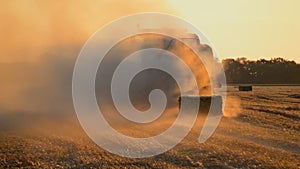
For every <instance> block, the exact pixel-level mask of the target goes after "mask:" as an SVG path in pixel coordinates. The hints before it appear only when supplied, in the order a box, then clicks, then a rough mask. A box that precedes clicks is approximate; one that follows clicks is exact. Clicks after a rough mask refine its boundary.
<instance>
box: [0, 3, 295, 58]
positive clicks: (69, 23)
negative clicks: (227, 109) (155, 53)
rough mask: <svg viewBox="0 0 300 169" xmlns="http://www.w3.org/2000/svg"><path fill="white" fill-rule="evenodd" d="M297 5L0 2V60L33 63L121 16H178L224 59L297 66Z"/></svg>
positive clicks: (85, 37)
mask: <svg viewBox="0 0 300 169" xmlns="http://www.w3.org/2000/svg"><path fill="white" fill-rule="evenodd" d="M299 6H300V1H297V0H287V1H284V3H283V2H282V1H280V0H253V1H247V2H246V1H237V0H228V1H214V0H213V1H189V2H188V3H186V1H180V0H166V1H160V0H156V1H146V0H131V1H116V0H111V1H109V0H102V1H72V3H69V1H65V0H63V1H59V2H57V1H55V2H54V1H37V0H28V1H21V0H11V1H1V2H0V35H1V38H0V45H1V49H0V62H14V61H32V60H33V61H34V60H36V59H37V58H39V57H40V55H42V53H43V52H44V51H45V50H46V49H47V48H49V47H51V46H63V45H66V44H70V43H77V44H79V45H81V44H83V43H84V42H85V41H86V40H87V38H88V37H89V36H90V35H91V34H92V33H93V32H95V31H96V30H97V29H98V28H100V27H101V26H103V25H104V24H106V23H108V22H109V21H112V20H113V19H117V18H119V17H121V16H124V15H129V14H133V13H136V12H145V11H155V12H165V13H170V14H176V15H178V16H181V17H183V18H185V19H186V20H188V21H190V22H191V23H192V24H194V25H195V26H197V27H198V28H199V29H200V30H202V31H203V32H204V33H205V34H206V35H207V36H208V37H209V39H210V40H211V41H212V42H213V44H214V45H215V47H216V49H217V51H218V52H219V55H220V56H221V57H222V58H226V57H239V56H246V57H248V58H250V59H256V58H260V57H265V58H270V57H273V56H284V57H285V58H287V59H293V60H296V61H297V62H300V52H299V51H300V50H299V47H298V44H300V34H299V30H300V22H299V21H300V11H299V10H298V9H297V8H298V7H299Z"/></svg>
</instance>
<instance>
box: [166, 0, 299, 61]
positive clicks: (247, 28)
mask: <svg viewBox="0 0 300 169" xmlns="http://www.w3.org/2000/svg"><path fill="white" fill-rule="evenodd" d="M168 3H169V4H170V5H171V7H173V8H174V9H176V11H177V12H178V15H179V16H181V17H183V18H185V19H186V20H188V21H189V22H190V23H192V24H194V25H195V26H196V27H197V28H198V29H200V30H202V31H203V32H204V33H205V35H206V36H207V37H208V38H209V39H210V40H211V41H212V43H213V44H214V46H215V48H216V50H217V51H218V53H219V55H220V56H221V58H228V57H233V58H235V57H241V56H245V57H247V58H249V59H257V58H268V59H269V58H271V57H276V56H282V57H284V58H286V59H290V60H295V61H297V62H298V63H300V48H299V44H300V31H299V30H300V10H299V7H300V1H298V0H286V1H281V0H251V1H250V0H249V1H246V0H226V1H219V0H218V1H217V0H210V1H202V0H199V1H181V0H168Z"/></svg>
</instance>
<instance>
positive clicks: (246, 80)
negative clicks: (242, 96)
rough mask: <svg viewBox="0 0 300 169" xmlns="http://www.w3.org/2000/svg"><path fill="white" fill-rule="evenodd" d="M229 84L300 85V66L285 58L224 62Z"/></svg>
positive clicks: (226, 60)
mask: <svg viewBox="0 0 300 169" xmlns="http://www.w3.org/2000/svg"><path fill="white" fill-rule="evenodd" d="M222 64H223V67H224V71H225V75H226V80H227V83H228V84H300V64H297V63H296V62H295V61H289V60H286V59H284V58H281V57H278V58H272V59H270V60H266V59H259V60H256V61H252V60H247V58H245V57H242V58H237V59H224V60H223V61H222Z"/></svg>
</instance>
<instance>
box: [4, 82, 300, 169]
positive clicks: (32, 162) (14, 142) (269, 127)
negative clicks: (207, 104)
mask: <svg viewBox="0 0 300 169" xmlns="http://www.w3.org/2000/svg"><path fill="white" fill-rule="evenodd" d="M291 94H300V86H272V87H271V86H261V87H259V86H255V87H254V88H253V91H251V92H239V91H238V90H237V89H236V88H234V87H229V88H228V94H227V95H228V104H227V105H229V107H227V109H226V110H225V111H226V112H224V113H225V115H226V116H224V117H223V118H222V120H221V122H220V124H219V126H218V128H217V130H216V132H215V133H214V134H213V136H212V137H211V138H210V139H209V140H208V141H206V142H205V143H203V144H199V143H198V142H197V138H198V133H199V132H198V131H196V130H197V129H193V131H192V132H191V133H190V134H189V135H188V136H187V137H186V138H185V139H184V140H183V141H182V142H181V143H180V144H178V145H177V146H176V147H175V148H173V149H171V150H170V151H168V152H166V153H163V154H161V155H158V156H155V157H150V158H144V159H130V158H124V157H120V156H117V155H113V154H111V153H109V152H107V151H105V150H103V149H101V148H99V147H98V146H97V145H96V144H94V143H93V142H92V141H91V140H90V139H89V138H88V137H87V136H86V134H85V133H84V131H83V130H82V129H81V127H80V125H79V124H78V122H76V119H75V118H74V120H70V121H71V122H63V121H60V122H53V123H52V122H46V121H45V122H43V120H40V121H39V123H38V122H32V123H36V124H27V125H26V126H23V127H22V125H20V126H21V127H16V128H14V129H8V128H5V129H2V130H1V137H0V168H14V167H17V168H299V167H300V99H299V98H293V97H289V95H291ZM230 102H231V103H230Z"/></svg>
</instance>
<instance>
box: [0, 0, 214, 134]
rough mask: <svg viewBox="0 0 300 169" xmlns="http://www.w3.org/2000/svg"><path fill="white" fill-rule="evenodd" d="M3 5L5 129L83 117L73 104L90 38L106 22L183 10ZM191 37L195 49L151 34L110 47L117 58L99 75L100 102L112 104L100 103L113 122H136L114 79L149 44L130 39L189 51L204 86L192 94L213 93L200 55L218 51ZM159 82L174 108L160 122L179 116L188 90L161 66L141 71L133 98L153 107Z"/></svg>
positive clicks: (0, 100) (0, 56)
mask: <svg viewBox="0 0 300 169" xmlns="http://www.w3.org/2000/svg"><path fill="white" fill-rule="evenodd" d="M95 3H96V4H95ZM0 6H1V7H0V8H1V10H0V11H1V12H0V14H1V15H0V16H1V21H0V23H1V27H0V33H1V37H2V38H1V40H0V45H1V46H2V48H1V50H0V77H1V84H0V93H1V95H0V116H1V118H0V121H1V122H0V123H1V126H0V127H1V128H3V129H7V128H10V127H17V126H28V124H30V125H37V123H38V121H45V120H46V121H47V120H50V121H56V122H57V123H58V124H61V123H62V122H63V121H64V120H63V119H70V118H71V119H76V115H75V112H74V110H73V105H72V93H71V92H72V91H71V87H72V73H73V68H74V64H75V61H76V57H77V55H78V53H79V52H80V49H81V47H82V46H83V44H84V42H85V41H86V40H87V39H88V37H89V36H91V35H92V33H94V32H95V31H96V30H97V29H98V28H100V27H101V26H103V25H104V24H106V23H108V22H109V21H112V20H113V19H117V18H119V17H121V16H124V15H128V14H132V13H136V12H147V11H158V12H166V13H170V14H175V13H176V11H174V10H173V9H170V8H169V7H168V6H167V5H166V3H165V2H164V1H151V2H149V1H137V0H134V1H126V2H125V1H124V2H120V1H97V2H95V1H84V2H83V1H76V2H73V3H72V4H69V3H67V1H60V2H55V3H54V2H40V1H29V2H26V3H25V2H20V1H5V2H4V1H3V2H1V5H0ZM141 6H142V7H143V8H141ZM179 29H180V30H181V28H179ZM175 30H176V29H175ZM180 33H183V32H180ZM183 35H184V36H183V39H181V40H182V41H184V42H188V44H189V45H191V47H192V48H193V49H194V51H193V50H191V49H190V48H189V47H187V46H185V45H183V44H182V43H181V42H179V41H176V40H173V39H171V38H169V37H163V38H162V37H157V36H155V35H151V36H149V35H148V36H147V35H145V36H142V37H133V38H132V39H130V40H129V41H126V42H124V43H123V44H120V46H119V47H115V48H114V49H112V50H111V51H110V53H108V55H107V56H108V57H107V58H109V59H107V60H104V61H103V63H101V64H102V65H100V68H99V70H98V72H100V73H98V75H97V79H96V92H97V93H96V95H97V99H98V101H99V103H100V102H101V103H104V105H100V104H99V105H100V107H101V106H102V107H101V108H102V109H104V111H105V110H106V111H105V112H107V113H106V118H108V120H116V119H117V123H118V124H127V123H128V122H127V121H126V120H125V119H122V118H120V115H118V113H117V112H116V110H115V109H114V106H113V103H112V100H111V96H110V90H109V86H110V85H108V84H110V81H111V73H113V70H114V69H113V68H114V67H116V66H117V65H118V63H119V62H120V61H121V60H122V59H123V57H124V56H126V53H128V52H131V51H132V50H133V49H134V50H136V49H142V48H143V47H144V48H146V47H147V45H146V46H143V47H142V46H139V45H136V46H133V45H130V44H132V42H133V41H137V39H139V41H140V42H142V43H144V42H145V41H147V42H149V41H152V42H151V43H148V47H149V45H150V46H156V47H160V48H162V49H167V50H169V51H170V52H173V53H175V54H177V55H179V56H181V59H182V60H184V61H185V62H186V63H187V64H188V65H189V66H190V68H191V69H192V71H193V73H194V75H195V76H196V79H197V83H198V86H200V90H199V91H195V89H193V88H191V89H190V92H189V93H186V94H197V95H198V94H201V95H210V94H211V92H210V91H211V90H210V81H209V78H208V76H207V72H206V70H205V68H204V67H203V64H202V63H201V61H200V60H199V58H198V57H197V56H196V55H197V54H200V55H203V56H205V57H209V58H211V63H212V64H213V63H214V62H215V60H214V57H213V53H212V50H211V48H210V47H209V46H208V45H206V44H200V41H201V40H199V39H198V38H197V37H196V36H195V35H194V34H189V32H184V33H183ZM153 41H154V42H155V43H154V42H153ZM144 45H145V44H144ZM124 49H126V50H124ZM129 49H130V50H129ZM194 52H196V53H194ZM109 55H110V56H109ZM167 65H168V66H171V67H172V69H179V70H180V65H178V63H176V62H174V61H170V63H168V64H167ZM101 72H104V74H101ZM157 77H159V78H157ZM183 77H184V78H186V87H187V88H190V87H191V86H190V85H189V81H190V78H191V77H186V76H184V72H183ZM99 79H101V81H99ZM154 88H159V89H162V90H163V91H164V92H165V94H166V95H167V98H168V105H167V108H168V110H170V111H169V113H166V115H163V116H161V118H160V119H158V122H163V121H164V122H165V121H166V119H168V122H167V123H169V121H170V120H169V119H173V118H172V117H175V116H174V115H176V113H174V112H175V111H174V110H176V108H177V104H178V103H177V97H178V96H179V94H180V93H179V89H178V86H177V84H176V83H175V81H174V79H173V78H172V77H170V76H169V75H168V74H166V73H163V72H161V71H158V70H149V71H144V72H141V73H140V74H138V75H137V76H136V77H135V79H134V80H133V82H132V85H131V87H130V91H129V92H130V98H131V101H132V103H133V104H134V105H135V106H136V107H137V108H138V109H141V110H145V109H147V108H148V107H149V102H148V96H149V93H150V92H151V90H152V89H154ZM112 114H115V116H114V115H112ZM116 117H118V118H116ZM41 119H43V120H41ZM159 120H160V121H159ZM171 121H172V120H171ZM43 123H45V122H43ZM133 126H135V124H133ZM145 128H146V127H145Z"/></svg>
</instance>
